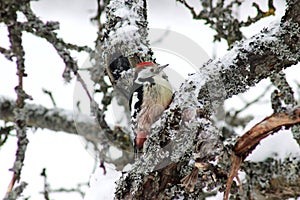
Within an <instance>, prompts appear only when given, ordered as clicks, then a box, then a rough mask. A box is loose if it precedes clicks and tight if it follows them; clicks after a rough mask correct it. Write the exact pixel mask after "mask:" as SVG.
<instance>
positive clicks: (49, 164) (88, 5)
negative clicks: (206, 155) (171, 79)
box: [0, 0, 300, 200]
mask: <svg viewBox="0 0 300 200" xmlns="http://www.w3.org/2000/svg"><path fill="white" fill-rule="evenodd" d="M190 2H197V1H190ZM251 2H252V1H248V3H247V5H245V6H243V12H240V16H241V17H242V18H243V19H245V17H246V16H247V14H251V15H254V14H255V9H254V8H251V9H249V8H248V6H249V5H251ZM266 3H267V1H265V0H260V5H262V9H263V10H264V9H265V8H266ZM32 5H33V6H32V8H33V9H34V11H35V13H36V14H37V15H38V16H39V17H40V18H41V19H42V20H43V21H47V20H51V21H59V22H60V30H59V31H57V33H58V35H59V36H60V37H62V38H64V39H65V41H66V42H70V43H75V44H78V45H88V46H90V47H93V45H94V40H95V38H96V30H97V29H96V26H95V25H93V24H92V23H91V22H90V21H89V19H90V18H91V17H92V16H93V15H94V14H95V12H96V10H95V8H96V1H95V0H72V1H71V0H64V1H61V0H51V1H50V0H40V1H38V2H33V3H32ZM195 5H197V3H195ZM148 6H149V11H148V17H149V27H150V28H160V29H170V30H172V31H176V32H178V33H180V34H183V35H185V36H186V37H187V38H189V39H191V40H192V41H194V42H195V43H197V44H198V45H200V46H201V47H202V48H203V49H204V51H205V52H206V53H207V55H208V56H212V52H213V49H215V50H217V55H218V56H219V57H221V56H222V55H223V54H224V53H225V52H226V48H227V47H226V44H225V42H224V41H223V42H221V43H218V44H217V45H213V43H212V39H213V34H214V31H212V30H210V29H209V28H208V27H206V26H204V25H203V24H204V23H203V22H201V21H195V20H192V19H191V15H190V13H189V11H187V10H186V9H184V8H183V7H182V5H181V4H179V3H176V2H175V0H160V1H158V0H151V1H150V2H149V5H148ZM275 7H276V8H278V10H277V11H276V14H277V16H271V17H269V18H265V19H263V20H262V21H260V22H259V23H257V24H256V25H254V26H252V27H251V29H250V28H247V29H244V31H245V33H244V34H245V35H246V36H247V37H249V36H251V35H253V34H255V33H257V32H258V31H259V30H261V29H262V27H264V26H268V24H269V23H270V22H272V21H274V20H277V21H278V20H279V19H280V17H281V16H282V14H283V12H284V4H282V3H278V1H275ZM20 18H22V16H20ZM6 35H7V32H6V30H5V28H4V26H3V25H0V46H2V47H8V45H9V43H8V39H7V37H6ZM176 42H177V41H174V43H175V44H176ZM23 44H24V48H25V52H26V57H25V58H26V62H25V64H26V72H27V73H28V75H29V76H28V77H27V78H25V80H24V84H25V91H26V92H28V93H29V94H30V95H32V96H33V98H34V100H33V101H31V102H30V103H37V104H42V105H44V106H47V107H50V108H51V107H52V103H51V101H50V98H49V97H48V96H47V95H45V94H43V92H42V88H45V89H48V90H50V91H52V92H53V95H54V98H55V100H56V103H57V106H58V107H62V108H65V109H68V110H72V109H73V92H74V85H75V81H74V80H73V81H72V82H71V83H70V84H65V83H64V81H63V79H62V76H61V74H62V72H63V70H64V64H63V61H62V60H61V59H60V57H59V56H58V55H57V54H56V52H55V50H54V48H53V47H52V46H51V45H49V44H48V43H47V42H46V41H45V40H44V39H40V38H36V37H35V36H32V35H31V34H28V33H25V34H24V36H23ZM73 55H74V56H75V57H76V59H77V60H78V63H79V66H81V65H82V64H83V63H84V61H85V60H86V59H87V54H84V53H83V54H78V53H73ZM156 56H157V58H158V62H159V63H162V64H165V63H169V64H170V68H171V69H172V70H174V71H176V72H178V71H179V68H180V66H183V65H184V66H187V67H189V65H188V63H189V60H185V59H183V58H182V57H180V55H174V53H172V52H166V51H162V52H161V53H160V54H157V55H156ZM192 63H193V62H192ZM190 70H191V72H192V71H193V66H190ZM0 71H1V72H2V73H0V80H1V82H0V95H4V96H6V97H10V98H15V97H16V94H15V93H14V87H15V86H16V84H17V76H16V75H15V74H16V66H15V64H14V63H10V62H9V61H7V60H6V59H5V58H4V56H3V55H0ZM286 71H287V72H288V76H289V77H291V79H289V80H296V79H297V74H299V73H300V72H299V65H298V67H292V68H290V69H288V70H286ZM267 83H268V81H267V80H264V81H262V83H260V84H259V85H260V86H261V87H259V88H257V89H255V90H250V91H249V92H247V93H246V94H243V95H242V96H243V97H244V99H246V100H252V99H253V98H255V97H256V96H257V95H258V94H260V93H261V91H263V90H264V89H263V87H264V86H265V85H267ZM290 83H291V84H293V82H290ZM293 86H295V84H293ZM269 96H270V95H267V98H269ZM249 97H251V99H249ZM232 102H234V103H232ZM233 104H234V105H235V107H238V108H239V107H242V105H243V102H242V100H241V99H239V98H237V97H234V98H232V99H231V100H230V101H228V102H227V103H226V107H227V108H230V107H232V105H233ZM253 111H255V114H256V116H257V117H256V119H255V120H253V121H252V122H251V123H250V124H249V125H248V127H247V128H246V130H247V129H249V128H250V127H251V126H252V125H254V124H255V123H257V122H259V121H260V120H261V119H263V118H264V117H266V116H267V115H270V114H271V113H272V110H271V108H270V106H269V107H268V106H267V107H266V106H265V107H264V108H263V109H262V108H261V107H258V106H254V107H253V108H251V109H250V110H248V111H247V112H252V113H253ZM247 112H245V113H244V114H247ZM0 123H1V122H0ZM240 131H241V132H240V133H243V132H244V131H245V130H240ZM27 133H28V138H29V141H30V143H29V145H28V150H27V152H26V158H25V159H26V160H25V166H24V168H23V171H22V181H26V182H27V183H29V185H28V186H27V188H26V190H25V192H24V193H23V194H24V196H25V197H27V196H30V197H31V198H30V199H33V200H35V199H43V197H42V196H41V194H39V192H40V191H42V188H43V178H42V177H41V176H40V173H41V171H42V169H43V168H44V167H46V168H47V174H48V181H49V182H50V184H51V188H53V189H54V188H59V187H66V188H69V187H74V186H76V184H77V183H78V182H86V181H88V180H89V177H90V174H91V172H92V170H93V166H94V158H93V156H92V155H91V154H90V153H89V152H88V151H86V150H85V149H84V144H83V141H82V140H81V139H79V138H78V137H76V136H73V135H70V134H64V133H63V132H52V131H49V130H41V129H38V130H36V131H34V130H31V129H29V130H28V132H27ZM274 146H276V148H274ZM274 150H276V151H278V152H279V157H285V156H287V155H289V154H290V153H299V149H298V148H297V145H296V144H295V143H294V142H293V140H292V139H291V136H290V134H285V133H279V134H275V136H273V137H270V138H268V139H266V140H264V141H263V142H262V144H261V145H260V146H259V147H258V148H257V149H256V151H255V152H254V153H253V154H252V155H251V156H250V157H252V158H253V159H255V160H261V159H263V157H259V155H264V157H265V156H266V155H268V156H271V155H272V154H273V153H274ZM15 151H16V139H15V138H10V139H9V140H8V142H7V143H6V144H5V145H4V146H3V147H1V149H0V163H1V165H0V177H1V182H0V198H2V197H3V196H4V194H5V191H6V189H7V186H8V184H9V181H10V179H11V176H12V173H11V172H9V171H8V169H9V168H11V167H12V165H13V162H14V159H15V156H14V155H15ZM261 152H263V153H261ZM108 170H109V174H108V175H107V176H106V177H102V170H100V171H99V170H97V171H96V172H95V174H96V175H95V176H93V178H92V181H91V185H94V188H92V189H90V190H89V192H88V198H86V199H88V200H90V199H93V198H94V199H97V198H98V199H110V198H111V193H109V191H110V190H109V188H112V186H113V184H112V183H113V181H111V180H112V179H116V174H115V173H113V171H112V170H111V169H110V168H109V169H108ZM106 183H107V184H106ZM104 185H106V187H104ZM97 187H99V188H97ZM100 187H101V188H100ZM110 192H112V191H110ZM96 193H97V194H96ZM101 194H102V196H101ZM97 195H98V196H97ZM50 197H51V199H55V200H63V199H74V200H77V199H78V200H79V199H82V198H81V197H80V196H79V195H78V194H74V195H70V194H67V195H63V194H57V195H54V194H51V196H50ZM96 197H97V198H96Z"/></svg>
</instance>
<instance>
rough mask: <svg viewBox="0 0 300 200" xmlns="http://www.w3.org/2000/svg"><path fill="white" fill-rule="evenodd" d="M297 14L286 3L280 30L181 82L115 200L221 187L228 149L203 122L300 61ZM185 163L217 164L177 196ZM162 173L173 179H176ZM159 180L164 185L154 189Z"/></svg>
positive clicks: (299, 9)
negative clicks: (233, 99) (228, 102)
mask: <svg viewBox="0 0 300 200" xmlns="http://www.w3.org/2000/svg"><path fill="white" fill-rule="evenodd" d="M299 15H300V2H299V1H296V0H294V1H290V2H289V4H288V8H287V10H286V14H285V16H284V17H283V18H282V22H281V24H280V25H279V24H278V25H274V26H273V27H270V28H266V29H264V30H262V31H261V33H259V34H257V35H255V36H253V37H251V38H250V39H248V40H244V41H242V42H240V43H237V44H236V45H235V46H234V47H233V48H232V49H231V50H230V51H229V52H228V53H227V54H226V55H225V56H224V57H223V58H221V59H219V60H214V61H211V62H208V63H207V64H206V65H205V66H203V67H202V68H201V70H200V73H197V74H194V75H192V76H190V77H189V78H188V79H187V80H186V81H185V83H184V84H183V85H182V86H181V88H180V89H179V91H178V92H177V93H176V95H175V97H174V99H173V102H172V104H171V105H170V108H169V109H168V110H167V111H166V112H165V113H164V114H163V116H162V118H161V119H160V121H159V122H157V123H156V124H155V125H154V126H153V128H152V130H151V135H150V137H149V138H148V139H147V141H146V143H145V147H146V153H145V154H144V155H143V156H142V158H141V160H139V161H138V162H136V163H135V165H134V166H133V168H132V170H131V171H130V172H129V173H128V175H127V176H126V177H125V178H123V179H121V180H120V181H119V182H118V187H117V190H116V198H117V199H123V198H126V199H127V198H136V199H139V198H142V197H145V192H147V194H148V197H149V198H150V197H152V198H158V199H160V198H162V197H165V198H168V197H176V196H177V197H178V195H179V194H181V195H179V196H182V195H184V196H185V197H187V196H188V197H190V198H199V197H200V196H201V195H203V193H202V192H201V191H202V189H203V188H206V189H207V190H209V191H210V190H213V189H220V190H222V188H224V187H225V183H226V181H225V180H226V178H225V179H224V177H227V175H226V174H227V173H222V172H224V171H225V172H226V169H227V168H228V167H229V165H230V162H229V159H228V150H226V149H227V147H226V146H225V147H224V146H223V143H222V141H221V139H220V137H219V132H218V131H217V130H216V129H215V128H214V127H213V125H212V124H211V121H210V119H209V117H210V115H211V114H212V113H213V112H214V108H215V106H216V105H219V104H222V103H223V101H224V100H225V99H228V98H230V97H232V96H233V95H236V94H240V93H242V92H245V91H246V90H247V89H248V88H249V87H252V86H254V85H255V84H256V83H258V82H259V81H261V80H262V79H264V78H267V77H269V76H270V75H271V74H272V73H277V72H279V71H281V70H282V69H285V68H287V67H290V66H292V65H295V64H297V63H298V62H299V61H300V49H299V48H298V47H299V46H300V34H299V22H300V20H299V19H300V17H299ZM191 113H194V115H191ZM186 116H189V117H188V118H186ZM162 141H163V142H162ZM197 152H198V153H197ZM195 153H196V155H197V156H196V157H195ZM191 160H195V161H196V163H201V162H204V163H208V162H210V161H211V160H218V162H217V164H215V165H213V166H212V167H210V168H209V169H208V170H207V171H203V170H199V179H198V182H197V184H196V186H195V192H193V193H190V192H185V193H184V194H182V183H181V179H182V178H184V177H185V176H186V175H188V174H189V173H191V172H192V169H193V167H189V166H187V164H188V163H189V162H190V161H191ZM195 166H196V165H195ZM166 174H167V175H170V174H176V178H174V177H172V176H170V177H169V176H167V175H166ZM205 174H206V176H205V177H206V179H203V176H204V175H205ZM222 174H223V175H222ZM224 174H225V175H224ZM210 176H211V177H214V178H211V177H210ZM168 177H169V178H168ZM171 177H172V178H171ZM209 177H210V178H209ZM164 179H167V180H166V182H168V183H169V184H166V185H163V186H160V187H158V185H160V183H161V182H162V180H164ZM176 191H177V192H176Z"/></svg>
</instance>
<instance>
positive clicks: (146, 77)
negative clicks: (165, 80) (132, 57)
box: [135, 62, 168, 83]
mask: <svg viewBox="0 0 300 200" xmlns="http://www.w3.org/2000/svg"><path fill="white" fill-rule="evenodd" d="M167 66H168V65H163V66H157V65H156V64H154V63H153V62H141V63H139V64H137V65H136V68H135V82H136V83H144V82H151V79H152V77H153V76H156V75H160V73H161V72H162V70H163V69H164V68H165V67H167Z"/></svg>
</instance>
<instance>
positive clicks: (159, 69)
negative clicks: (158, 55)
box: [158, 64, 169, 72]
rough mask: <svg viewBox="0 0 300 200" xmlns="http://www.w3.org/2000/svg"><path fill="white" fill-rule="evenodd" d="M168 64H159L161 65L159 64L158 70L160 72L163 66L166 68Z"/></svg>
mask: <svg viewBox="0 0 300 200" xmlns="http://www.w3.org/2000/svg"><path fill="white" fill-rule="evenodd" d="M168 66H169V64H166V65H161V66H159V68H158V71H159V72H161V71H162V70H163V69H164V68H166V67H168Z"/></svg>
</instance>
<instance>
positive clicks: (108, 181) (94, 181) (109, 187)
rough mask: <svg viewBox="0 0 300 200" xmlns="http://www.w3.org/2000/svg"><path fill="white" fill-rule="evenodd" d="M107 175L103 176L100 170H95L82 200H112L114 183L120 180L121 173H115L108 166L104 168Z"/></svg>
mask: <svg viewBox="0 0 300 200" xmlns="http://www.w3.org/2000/svg"><path fill="white" fill-rule="evenodd" d="M106 170H107V174H106V175H104V174H103V169H102V168H97V170H96V171H95V173H94V174H92V176H91V179H90V188H89V190H88V191H87V192H86V195H85V197H84V200H100V199H103V200H110V199H114V191H115V182H116V181H117V180H118V179H119V178H120V176H121V172H117V171H116V170H114V169H113V168H111V167H110V166H107V167H106Z"/></svg>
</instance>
